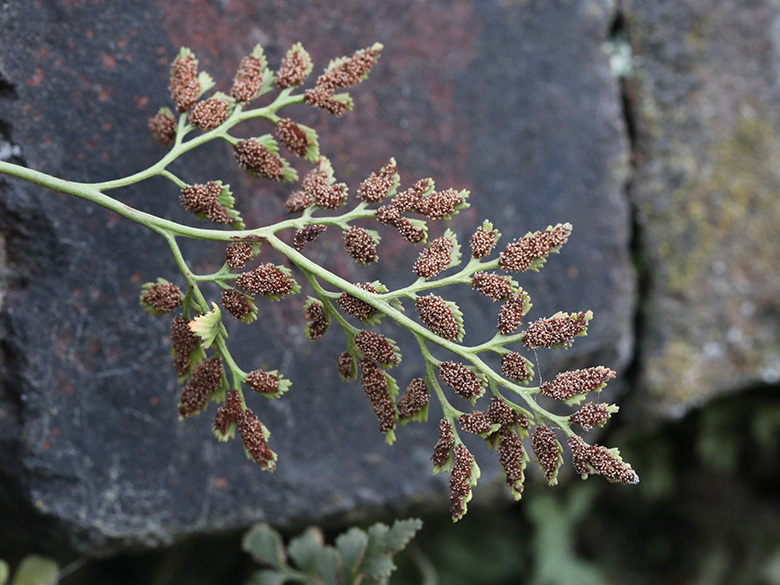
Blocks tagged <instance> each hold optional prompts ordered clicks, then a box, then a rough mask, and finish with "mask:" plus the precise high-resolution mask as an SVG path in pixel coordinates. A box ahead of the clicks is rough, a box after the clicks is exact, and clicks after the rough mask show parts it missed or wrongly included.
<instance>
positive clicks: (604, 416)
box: [569, 402, 611, 431]
mask: <svg viewBox="0 0 780 585" xmlns="http://www.w3.org/2000/svg"><path fill="white" fill-rule="evenodd" d="M610 414H611V413H610V412H609V405H608V404H607V403H606V402H602V403H601V404H595V403H593V402H588V403H586V404H584V405H583V406H582V408H581V409H579V410H578V411H577V412H575V413H574V414H572V415H571V416H569V422H571V423H576V424H578V425H580V426H581V427H582V430H584V431H589V430H590V429H592V428H593V427H600V426H601V425H603V424H604V423H605V422H607V420H609V417H610Z"/></svg>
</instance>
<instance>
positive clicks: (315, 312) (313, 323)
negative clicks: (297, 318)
mask: <svg viewBox="0 0 780 585" xmlns="http://www.w3.org/2000/svg"><path fill="white" fill-rule="evenodd" d="M306 319H307V320H308V321H309V326H308V328H307V331H308V332H309V338H310V339H322V338H323V336H324V335H325V333H326V332H327V331H328V327H330V321H329V320H328V315H327V314H326V313H325V306H324V305H323V304H322V303H321V302H320V301H312V302H310V303H309V304H308V305H307V306H306Z"/></svg>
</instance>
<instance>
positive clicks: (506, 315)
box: [498, 292, 525, 335]
mask: <svg viewBox="0 0 780 585" xmlns="http://www.w3.org/2000/svg"><path fill="white" fill-rule="evenodd" d="M523 317H525V299H524V298H523V293H522V292H517V293H514V294H512V296H510V297H509V299H507V301H506V302H505V303H504V304H503V305H501V310H500V311H499V312H498V332H499V333H501V334H502V335H509V334H510V333H512V332H514V330H515V329H517V328H518V327H520V325H521V324H522V323H523Z"/></svg>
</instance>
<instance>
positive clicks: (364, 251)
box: [344, 226, 379, 266]
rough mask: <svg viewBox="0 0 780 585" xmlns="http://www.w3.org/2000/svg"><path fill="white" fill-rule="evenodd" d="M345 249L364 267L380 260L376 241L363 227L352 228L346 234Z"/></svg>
mask: <svg viewBox="0 0 780 585" xmlns="http://www.w3.org/2000/svg"><path fill="white" fill-rule="evenodd" d="M344 249H345V250H346V251H347V253H348V254H349V255H350V256H352V257H353V258H354V259H355V262H357V263H358V264H360V265H362V266H365V265H366V264H371V263H372V262H376V261H377V260H379V256H378V255H377V253H376V241H375V240H374V238H372V237H371V234H369V233H368V232H367V231H366V230H364V229H363V228H361V227H356V226H352V227H350V228H349V229H348V230H347V231H345V232H344Z"/></svg>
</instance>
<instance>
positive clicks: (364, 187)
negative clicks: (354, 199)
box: [357, 161, 398, 203]
mask: <svg viewBox="0 0 780 585" xmlns="http://www.w3.org/2000/svg"><path fill="white" fill-rule="evenodd" d="M397 170H398V169H397V168H396V166H395V164H394V163H393V161H388V162H387V164H386V165H385V166H383V167H382V168H381V169H380V170H379V172H378V173H371V176H370V177H368V179H366V180H365V181H363V182H362V183H361V184H360V188H358V192H357V194H358V197H359V198H360V199H361V200H362V201H365V202H366V203H378V202H379V201H381V200H382V199H384V198H385V197H387V196H388V195H389V194H390V190H391V189H392V188H393V185H395V174H396V171H397Z"/></svg>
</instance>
